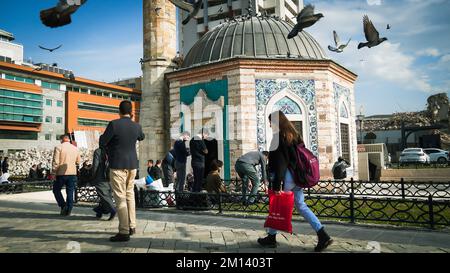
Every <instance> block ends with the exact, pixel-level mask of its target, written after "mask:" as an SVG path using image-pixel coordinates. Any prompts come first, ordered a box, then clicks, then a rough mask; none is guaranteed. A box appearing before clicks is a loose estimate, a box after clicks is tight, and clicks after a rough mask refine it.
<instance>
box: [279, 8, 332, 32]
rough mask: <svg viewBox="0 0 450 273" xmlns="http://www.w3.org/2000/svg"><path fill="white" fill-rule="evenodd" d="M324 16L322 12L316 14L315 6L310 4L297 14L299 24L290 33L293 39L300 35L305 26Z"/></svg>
mask: <svg viewBox="0 0 450 273" xmlns="http://www.w3.org/2000/svg"><path fill="white" fill-rule="evenodd" d="M322 17H324V16H323V14H322V13H318V14H314V6H313V5H311V4H309V5H307V6H306V7H304V8H303V9H302V11H300V13H299V14H298V15H297V24H296V25H295V26H294V28H293V29H292V31H291V32H290V33H289V35H288V39H292V38H294V37H295V36H297V35H298V33H299V32H301V31H302V30H303V29H304V28H307V27H310V26H312V25H314V24H315V23H316V22H317V21H319V20H320V18H322Z"/></svg>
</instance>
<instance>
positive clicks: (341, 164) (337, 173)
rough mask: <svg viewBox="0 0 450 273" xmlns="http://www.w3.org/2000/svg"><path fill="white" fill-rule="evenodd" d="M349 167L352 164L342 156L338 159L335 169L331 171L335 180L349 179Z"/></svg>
mask: <svg viewBox="0 0 450 273" xmlns="http://www.w3.org/2000/svg"><path fill="white" fill-rule="evenodd" d="M349 167H350V164H349V163H348V162H347V161H346V160H345V159H344V158H342V156H340V157H339V158H338V161H336V162H335V163H334V165H333V168H332V169H331V172H332V173H333V177H334V179H336V180H340V179H345V178H347V168H349Z"/></svg>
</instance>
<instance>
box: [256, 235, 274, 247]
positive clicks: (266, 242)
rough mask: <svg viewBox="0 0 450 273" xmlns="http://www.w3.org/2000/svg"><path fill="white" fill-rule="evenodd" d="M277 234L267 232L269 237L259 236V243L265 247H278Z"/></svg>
mask: <svg viewBox="0 0 450 273" xmlns="http://www.w3.org/2000/svg"><path fill="white" fill-rule="evenodd" d="M276 237H277V235H276V234H274V235H270V234H267V237H265V238H259V239H258V243H259V244H260V245H261V246H263V247H270V248H276V247H277V239H276Z"/></svg>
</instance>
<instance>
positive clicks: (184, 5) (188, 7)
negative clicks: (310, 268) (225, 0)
mask: <svg viewBox="0 0 450 273" xmlns="http://www.w3.org/2000/svg"><path fill="white" fill-rule="evenodd" d="M170 2H172V4H174V5H175V6H177V7H178V8H180V9H182V10H185V11H187V12H189V15H188V17H187V18H186V19H184V20H183V22H182V24H183V25H186V24H187V23H189V21H190V20H191V19H192V18H194V17H195V16H196V15H197V13H198V11H199V10H200V8H201V7H202V4H203V0H197V1H196V2H194V4H191V3H188V2H186V1H182V0H170Z"/></svg>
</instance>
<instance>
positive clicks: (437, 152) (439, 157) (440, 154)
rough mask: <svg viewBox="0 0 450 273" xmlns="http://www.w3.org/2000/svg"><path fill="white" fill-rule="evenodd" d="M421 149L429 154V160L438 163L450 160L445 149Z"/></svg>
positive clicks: (445, 162)
mask: <svg viewBox="0 0 450 273" xmlns="http://www.w3.org/2000/svg"><path fill="white" fill-rule="evenodd" d="M423 151H424V152H425V153H426V154H427V155H428V156H430V162H433V163H434V162H436V163H439V164H447V162H448V161H449V160H450V158H449V153H448V152H447V151H444V150H441V149H437V148H429V149H423Z"/></svg>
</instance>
